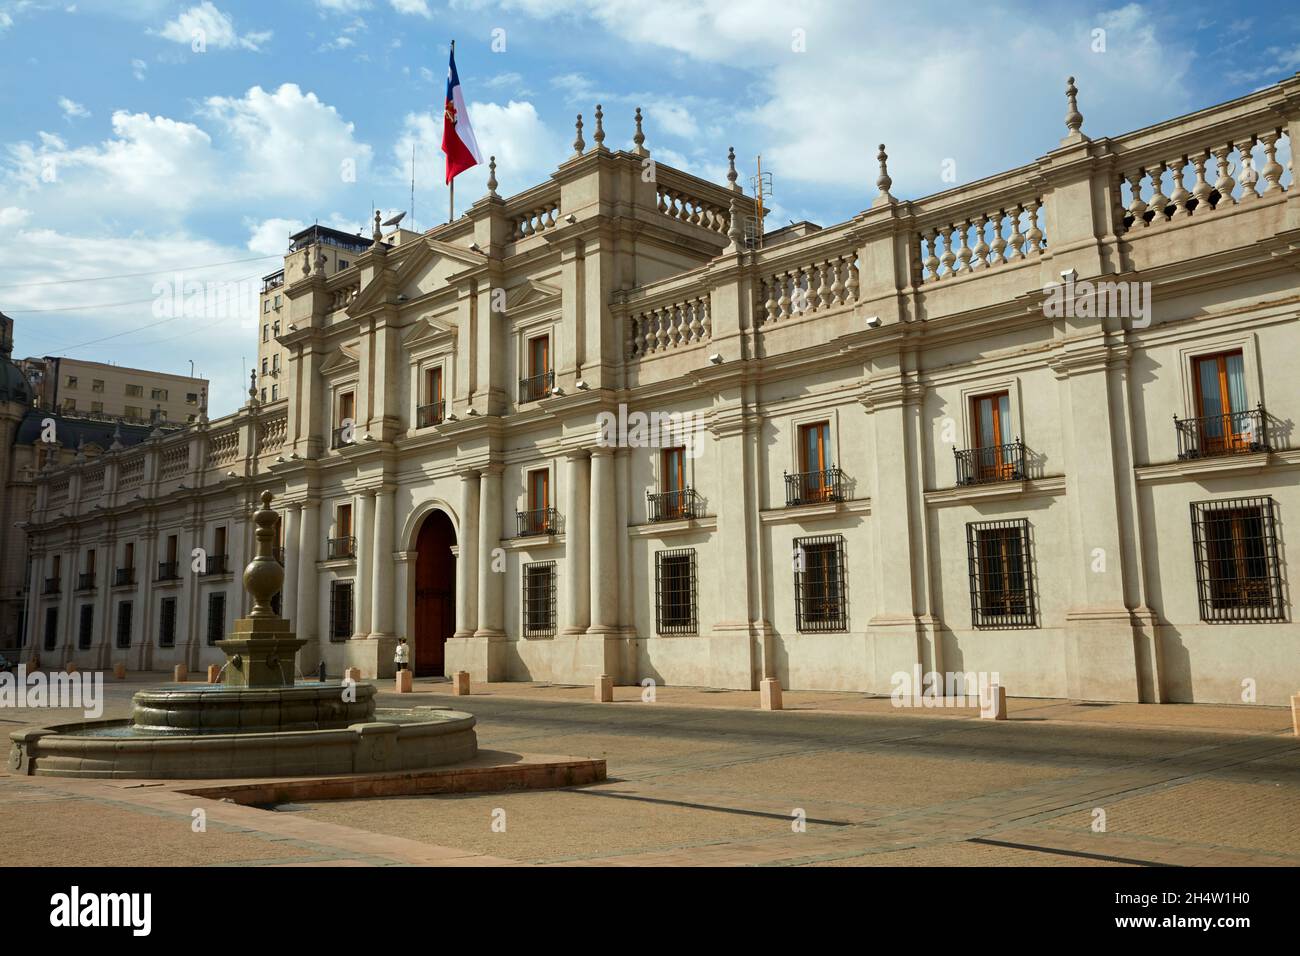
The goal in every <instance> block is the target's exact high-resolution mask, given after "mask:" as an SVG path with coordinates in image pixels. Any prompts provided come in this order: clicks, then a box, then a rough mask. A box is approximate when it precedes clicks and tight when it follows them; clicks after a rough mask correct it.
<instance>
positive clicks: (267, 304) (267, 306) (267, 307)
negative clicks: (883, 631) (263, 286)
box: [262, 299, 271, 342]
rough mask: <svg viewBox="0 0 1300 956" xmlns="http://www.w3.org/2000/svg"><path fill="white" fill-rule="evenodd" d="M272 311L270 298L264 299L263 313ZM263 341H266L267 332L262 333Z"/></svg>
mask: <svg viewBox="0 0 1300 956" xmlns="http://www.w3.org/2000/svg"><path fill="white" fill-rule="evenodd" d="M270 311H271V300H270V299H264V300H263V301H262V314H263V315H266V314H267V313H268V312H270ZM262 341H263V342H265V341H266V333H265V332H263V333H262Z"/></svg>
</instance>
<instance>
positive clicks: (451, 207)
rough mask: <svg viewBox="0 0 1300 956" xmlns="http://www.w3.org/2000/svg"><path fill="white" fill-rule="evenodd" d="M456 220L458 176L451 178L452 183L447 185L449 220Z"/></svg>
mask: <svg viewBox="0 0 1300 956" xmlns="http://www.w3.org/2000/svg"><path fill="white" fill-rule="evenodd" d="M455 220H456V177H455V176H453V177H452V178H451V183H450V184H449V185H448V187H447V221H448V222H454V221H455Z"/></svg>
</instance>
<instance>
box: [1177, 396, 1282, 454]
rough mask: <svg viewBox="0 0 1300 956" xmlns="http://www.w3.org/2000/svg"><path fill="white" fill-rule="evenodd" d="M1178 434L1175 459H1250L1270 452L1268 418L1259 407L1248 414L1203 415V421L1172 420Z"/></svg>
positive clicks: (1195, 419)
mask: <svg viewBox="0 0 1300 956" xmlns="http://www.w3.org/2000/svg"><path fill="white" fill-rule="evenodd" d="M1174 429H1175V430H1176V431H1177V432H1178V459H1179V460H1180V461H1187V460H1189V459H1193V458H1217V457H1219V456H1222V455H1250V454H1254V453H1256V452H1261V451H1270V450H1271V449H1270V448H1269V444H1268V415H1267V414H1265V412H1264V406H1263V405H1257V406H1256V407H1255V408H1254V409H1252V410H1251V411H1246V412H1229V413H1228V414H1226V415H1206V416H1205V417H1203V418H1182V419H1180V418H1179V417H1178V416H1177V415H1175V416H1174Z"/></svg>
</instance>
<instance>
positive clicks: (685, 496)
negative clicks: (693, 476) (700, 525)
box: [645, 487, 703, 521]
mask: <svg viewBox="0 0 1300 956" xmlns="http://www.w3.org/2000/svg"><path fill="white" fill-rule="evenodd" d="M645 497H646V508H647V509H648V510H649V512H650V520H651V521H675V520H677V519H680V518H698V517H699V516H700V514H701V513H702V512H703V509H702V508H701V506H700V496H699V495H698V494H697V493H696V491H695V489H694V488H691V487H686V488H683V489H681V490H680V491H661V492H659V493H658V494H651V493H650V492H648V491H647V492H646V496H645Z"/></svg>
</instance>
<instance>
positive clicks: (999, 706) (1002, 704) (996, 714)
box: [980, 684, 1007, 720]
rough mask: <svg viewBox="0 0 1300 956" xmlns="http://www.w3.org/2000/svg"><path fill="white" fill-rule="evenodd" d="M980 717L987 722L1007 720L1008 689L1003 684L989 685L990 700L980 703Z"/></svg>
mask: <svg viewBox="0 0 1300 956" xmlns="http://www.w3.org/2000/svg"><path fill="white" fill-rule="evenodd" d="M980 716H981V717H983V718H985V719H986V720H1006V719H1007V689H1006V688H1005V687H1003V686H1002V685H1001V684H990V685H989V699H988V700H986V701H985V700H981V701H980Z"/></svg>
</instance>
